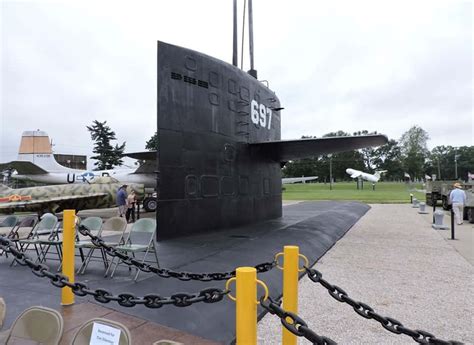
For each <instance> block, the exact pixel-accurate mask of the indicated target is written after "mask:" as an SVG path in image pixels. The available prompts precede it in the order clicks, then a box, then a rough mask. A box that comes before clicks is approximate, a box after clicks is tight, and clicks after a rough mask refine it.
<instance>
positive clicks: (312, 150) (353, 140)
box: [249, 134, 388, 162]
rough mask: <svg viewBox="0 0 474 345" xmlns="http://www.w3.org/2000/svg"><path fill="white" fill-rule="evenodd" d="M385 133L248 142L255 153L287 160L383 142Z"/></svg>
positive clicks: (378, 144) (385, 138)
mask: <svg viewBox="0 0 474 345" xmlns="http://www.w3.org/2000/svg"><path fill="white" fill-rule="evenodd" d="M387 141H388V138H387V137H386V136H385V135H381V134H379V135H360V136H352V137H328V138H321V139H300V140H281V141H268V142H260V143H254V144H249V145H250V147H251V149H252V150H254V151H256V153H257V154H261V155H264V156H266V157H269V158H271V159H273V160H275V161H277V162H278V161H279V162H287V161H289V160H292V159H302V158H308V157H313V156H319V155H322V154H327V153H336V152H344V151H350V150H355V149H360V148H364V147H370V146H380V145H383V144H385V143H386V142H387Z"/></svg>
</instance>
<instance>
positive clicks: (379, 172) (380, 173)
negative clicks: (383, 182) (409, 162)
mask: <svg viewBox="0 0 474 345" xmlns="http://www.w3.org/2000/svg"><path fill="white" fill-rule="evenodd" d="M386 172H387V170H378V171H376V172H375V174H374V176H375V177H377V179H379V178H380V176H381V175H382V174H383V173H386Z"/></svg>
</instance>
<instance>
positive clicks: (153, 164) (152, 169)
mask: <svg viewBox="0 0 474 345" xmlns="http://www.w3.org/2000/svg"><path fill="white" fill-rule="evenodd" d="M156 154H157V152H156V151H142V152H129V153H124V154H123V155H122V156H124V157H130V158H133V159H139V160H142V161H145V162H144V163H143V164H142V165H140V166H139V167H138V168H137V170H135V171H134V172H133V173H134V174H154V173H156V171H157V170H158V163H157V162H158V161H157V159H156Z"/></svg>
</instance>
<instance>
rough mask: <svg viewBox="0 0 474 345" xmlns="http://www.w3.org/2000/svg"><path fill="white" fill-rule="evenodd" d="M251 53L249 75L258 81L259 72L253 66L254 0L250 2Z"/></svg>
mask: <svg viewBox="0 0 474 345" xmlns="http://www.w3.org/2000/svg"><path fill="white" fill-rule="evenodd" d="M249 52H250V70H249V71H248V74H250V75H251V76H252V77H254V78H255V79H257V71H256V70H255V69H254V65H253V11H252V0H249Z"/></svg>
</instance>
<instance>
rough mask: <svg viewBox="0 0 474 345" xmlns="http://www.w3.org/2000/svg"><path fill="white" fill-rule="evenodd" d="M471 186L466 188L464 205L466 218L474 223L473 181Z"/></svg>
mask: <svg viewBox="0 0 474 345" xmlns="http://www.w3.org/2000/svg"><path fill="white" fill-rule="evenodd" d="M470 187H471V188H469V189H467V190H466V205H465V207H464V219H467V220H468V221H469V223H474V185H473V184H472V182H471V185H470Z"/></svg>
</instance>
